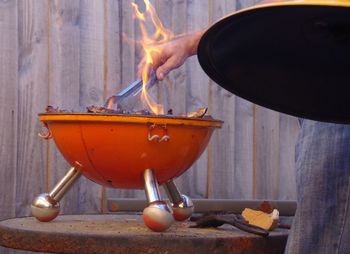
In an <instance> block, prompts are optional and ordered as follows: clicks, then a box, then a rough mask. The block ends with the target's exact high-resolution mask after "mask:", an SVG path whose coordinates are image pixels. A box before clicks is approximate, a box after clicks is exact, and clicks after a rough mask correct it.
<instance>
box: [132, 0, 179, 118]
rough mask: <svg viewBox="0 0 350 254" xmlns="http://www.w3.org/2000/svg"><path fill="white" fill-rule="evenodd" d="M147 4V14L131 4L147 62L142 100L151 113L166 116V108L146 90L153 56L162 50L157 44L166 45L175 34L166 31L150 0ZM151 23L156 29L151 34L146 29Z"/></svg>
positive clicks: (143, 75) (144, 71)
mask: <svg viewBox="0 0 350 254" xmlns="http://www.w3.org/2000/svg"><path fill="white" fill-rule="evenodd" d="M144 3H145V7H146V8H145V12H144V13H142V12H140V9H139V6H138V5H137V4H135V3H131V4H132V6H133V8H134V14H135V18H136V19H137V20H138V21H139V26H140V30H141V40H140V41H139V44H140V45H141V48H142V51H143V55H144V59H145V61H146V63H145V65H144V67H143V69H142V80H143V86H142V93H141V100H142V101H144V102H145V103H146V104H147V105H148V106H149V108H150V109H151V111H152V112H153V113H155V114H164V107H163V106H162V105H160V104H157V103H155V102H154V101H153V99H152V98H151V97H150V96H149V94H148V93H147V90H146V84H147V82H148V80H149V74H150V72H151V69H152V68H153V67H152V66H153V59H152V55H153V54H157V53H158V54H159V53H161V49H160V48H159V47H157V46H156V44H159V43H164V42H166V41H168V40H170V39H171V38H173V36H174V35H173V33H172V32H171V31H170V30H168V29H166V28H165V27H164V26H163V24H162V22H161V21H160V19H159V17H158V16H157V13H156V10H155V9H154V7H153V6H152V5H151V3H150V2H149V0H144ZM148 22H151V23H152V25H153V26H154V28H155V31H154V32H153V33H149V32H148V30H147V29H146V24H147V23H148Z"/></svg>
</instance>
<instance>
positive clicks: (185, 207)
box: [172, 194, 194, 221]
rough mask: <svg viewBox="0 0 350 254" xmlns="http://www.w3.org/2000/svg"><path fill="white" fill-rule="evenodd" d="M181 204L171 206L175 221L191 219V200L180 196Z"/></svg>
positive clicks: (192, 207) (192, 208)
mask: <svg viewBox="0 0 350 254" xmlns="http://www.w3.org/2000/svg"><path fill="white" fill-rule="evenodd" d="M181 198H182V202H180V203H177V204H172V209H173V216H174V219H175V220H177V221H184V220H187V219H188V218H190V217H191V215H192V213H193V210H194V206H193V202H192V200H191V199H190V198H189V197H188V196H186V195H183V194H182V195H181Z"/></svg>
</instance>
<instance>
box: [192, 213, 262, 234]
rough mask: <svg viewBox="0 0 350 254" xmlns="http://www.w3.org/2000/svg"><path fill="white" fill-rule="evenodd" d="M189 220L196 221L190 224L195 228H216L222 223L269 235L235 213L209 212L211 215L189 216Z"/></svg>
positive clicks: (249, 231) (253, 232)
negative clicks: (220, 213) (194, 223)
mask: <svg viewBox="0 0 350 254" xmlns="http://www.w3.org/2000/svg"><path fill="white" fill-rule="evenodd" d="M191 220H192V221H195V222H196V225H193V226H191V227H195V228H208V227H214V228H216V227H220V226H222V225H224V224H229V225H232V226H234V227H236V228H239V229H241V230H243V231H246V232H248V233H252V234H256V235H260V236H268V235H269V231H267V230H265V229H263V228H260V227H258V226H255V225H251V224H249V223H248V222H245V221H244V220H242V219H239V218H238V217H237V216H236V215H235V214H229V215H219V214H211V215H204V216H201V217H199V218H195V217H191Z"/></svg>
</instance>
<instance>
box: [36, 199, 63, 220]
mask: <svg viewBox="0 0 350 254" xmlns="http://www.w3.org/2000/svg"><path fill="white" fill-rule="evenodd" d="M31 208H32V215H33V216H34V217H35V218H36V219H37V220H39V221H42V222H48V221H52V220H53V219H54V218H56V217H57V215H58V214H59V212H60V204H59V203H58V202H57V201H56V200H54V199H53V198H52V197H51V196H50V195H49V194H48V193H42V194H40V195H39V196H37V197H36V198H35V199H34V201H33V203H32V205H31Z"/></svg>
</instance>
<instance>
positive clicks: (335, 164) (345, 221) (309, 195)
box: [285, 120, 350, 254]
mask: <svg viewBox="0 0 350 254" xmlns="http://www.w3.org/2000/svg"><path fill="white" fill-rule="evenodd" d="M296 181H297V200H298V207H297V211H296V215H295V218H294V222H293V225H292V229H291V232H290V235H289V238H288V243H287V247H286V252H285V253H288V254H304V253H305V254H312V253H315V254H322V253H324V254H332V253H344V254H345V253H350V218H349V217H350V207H349V202H350V200H349V199H350V125H340V124H332V123H321V122H315V121H310V120H303V121H302V123H301V131H300V134H299V138H298V142H297V145H296Z"/></svg>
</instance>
